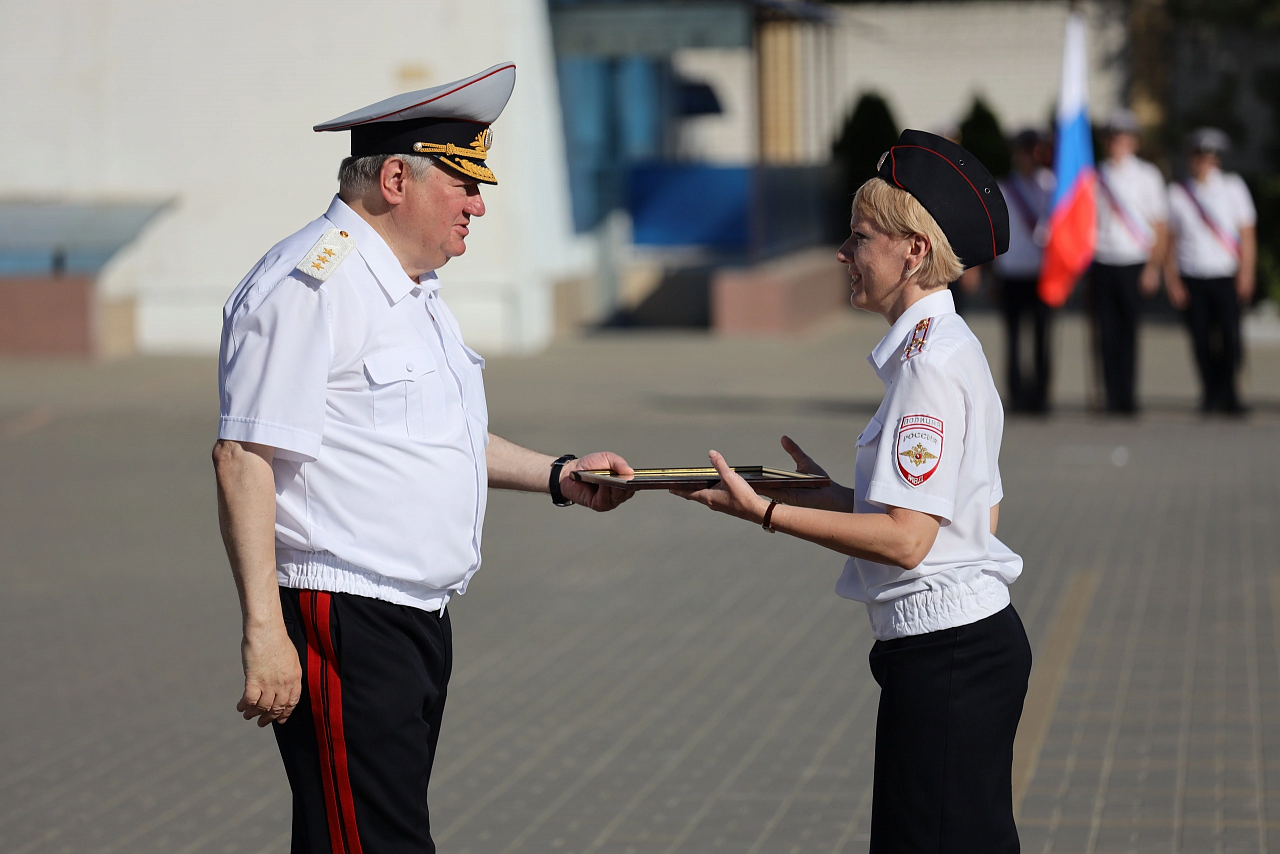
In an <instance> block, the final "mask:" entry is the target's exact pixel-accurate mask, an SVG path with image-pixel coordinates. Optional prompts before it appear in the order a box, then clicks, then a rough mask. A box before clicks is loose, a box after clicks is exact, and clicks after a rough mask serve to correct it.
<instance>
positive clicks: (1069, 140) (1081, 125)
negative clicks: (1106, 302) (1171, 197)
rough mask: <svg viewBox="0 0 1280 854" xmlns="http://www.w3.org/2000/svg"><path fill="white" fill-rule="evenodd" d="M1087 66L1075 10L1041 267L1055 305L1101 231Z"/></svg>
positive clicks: (1044, 289) (1043, 294)
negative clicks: (1047, 226)
mask: <svg viewBox="0 0 1280 854" xmlns="http://www.w3.org/2000/svg"><path fill="white" fill-rule="evenodd" d="M1088 72H1089V66H1088V55H1087V53H1086V51H1085V23H1084V18H1083V17H1081V16H1080V15H1079V14H1077V13H1075V12H1072V13H1071V14H1070V15H1068V16H1067V35H1066V41H1065V44H1064V45H1063V50H1062V84H1061V88H1060V89H1059V91H1058V139H1057V146H1056V149H1055V151H1054V155H1053V171H1054V174H1055V175H1056V177H1057V179H1058V185H1057V188H1056V189H1055V190H1054V193H1053V204H1052V205H1051V206H1050V208H1049V242H1048V243H1047V244H1046V245H1045V248H1044V261H1043V263H1042V265H1041V267H1040V287H1039V291H1040V298H1041V299H1042V300H1044V301H1045V302H1046V303H1047V304H1049V305H1050V306H1052V307H1054V308H1058V307H1059V306H1061V305H1062V304H1063V303H1064V302H1066V301H1067V297H1069V296H1070V295H1071V290H1072V288H1074V287H1075V284H1076V280H1077V279H1079V278H1080V276H1081V275H1082V274H1083V273H1084V271H1085V270H1086V269H1087V268H1088V267H1089V264H1090V263H1091V262H1092V261H1093V247H1094V241H1095V239H1096V237H1097V231H1098V220H1097V211H1096V208H1095V191H1096V188H1097V180H1098V179H1097V174H1096V173H1095V172H1094V169H1093V139H1092V136H1091V134H1090V131H1089V104H1088V101H1089V81H1088Z"/></svg>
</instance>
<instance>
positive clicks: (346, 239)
mask: <svg viewBox="0 0 1280 854" xmlns="http://www.w3.org/2000/svg"><path fill="white" fill-rule="evenodd" d="M355 248H356V242H355V240H353V239H352V237H351V235H349V234H347V233H346V232H345V231H339V230H338V229H336V228H331V229H329V230H328V231H326V232H325V233H324V234H322V235H320V239H319V240H317V241H316V243H315V246H312V247H311V249H310V250H309V251H308V252H307V254H306V255H305V256H304V257H303V259H302V260H301V261H299V262H298V266H297V267H295V268H294V269H295V270H297V271H298V272H299V273H303V274H305V275H307V276H310V277H311V278H313V279H315V280H316V281H317V282H327V281H329V277H330V276H332V275H333V271H334V270H336V269H338V265H339V264H341V263H342V261H343V259H345V258H346V257H347V256H348V255H350V254H351V250H352V249H355Z"/></svg>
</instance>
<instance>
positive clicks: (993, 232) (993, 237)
mask: <svg viewBox="0 0 1280 854" xmlns="http://www.w3.org/2000/svg"><path fill="white" fill-rule="evenodd" d="M899 148H918V149H920V150H921V151H927V152H929V153H930V154H936V155H937V156H938V157H941V158H942V159H943V160H945V161H946V162H947V165H948V166H950V167H951V168H952V169H954V170H956V171H957V172H960V167H959V166H957V165H956V164H954V163H952V162H951V160H950V159H949V158H948V157H947V156H946V155H945V154H942V153H941V152H937V151H934V150H933V149H932V148H925V147H924V146H923V145H895V146H893V148H890V149H889V154H890V155H891V156H892V154H893V152H894V151H896V150H897V149H899ZM892 171H893V183H895V184H897V185H898V186H899V187H902V189H904V190H906V189H907V188H906V187H903V186H902V182H901V181H899V180H898V158H897V157H894V158H893V170H892ZM960 177H961V178H963V179H964V180H965V183H966V184H968V185H969V188H970V189H972V190H973V192H974V194H975V195H976V196H977V197H978V201H979V202H981V203H982V212H983V213H985V214H986V215H987V225H988V226H989V227H990V229H991V257H992V258H995V257H996V256H998V255H999V254H1000V253H999V252H997V251H996V224H995V223H994V222H992V221H991V210H990V209H989V208H988V207H987V200H986V199H984V198H982V193H979V192H978V188H977V187H975V186H973V182H972V181H970V180H969V176H968V175H966V174H964V173H963V172H960ZM908 192H910V191H908Z"/></svg>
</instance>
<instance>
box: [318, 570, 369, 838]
mask: <svg viewBox="0 0 1280 854" xmlns="http://www.w3.org/2000/svg"><path fill="white" fill-rule="evenodd" d="M317 595H318V596H322V597H324V607H323V608H322V609H320V613H319V615H318V616H319V620H318V628H319V632H318V634H319V635H320V643H321V645H322V648H323V651H324V658H325V666H326V678H325V682H326V685H327V687H328V690H327V692H326V693H327V694H328V706H329V709H328V712H329V716H328V718H329V720H328V729H329V743H330V745H331V747H332V751H333V782H334V786H335V788H336V789H337V792H338V804H339V805H340V806H341V808H342V826H343V829H344V830H345V831H346V839H347V851H348V852H349V854H363V850H362V849H361V847H360V834H359V832H358V831H357V830H356V803H355V797H354V796H353V795H352V794H351V778H350V776H349V775H348V774H347V741H346V736H345V735H344V733H343V730H342V681H341V679H340V678H339V677H338V665H337V661H338V658H337V656H336V655H334V652H333V635H332V634H331V632H330V630H329V594H328V593H319V594H317Z"/></svg>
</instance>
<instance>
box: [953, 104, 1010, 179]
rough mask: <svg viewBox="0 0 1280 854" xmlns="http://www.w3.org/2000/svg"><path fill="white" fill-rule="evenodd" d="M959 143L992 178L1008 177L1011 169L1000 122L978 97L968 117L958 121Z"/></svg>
mask: <svg viewBox="0 0 1280 854" xmlns="http://www.w3.org/2000/svg"><path fill="white" fill-rule="evenodd" d="M960 144H961V145H963V146H964V147H965V148H967V149H969V153H970V154H972V155H973V156H974V157H976V158H978V160H980V161H981V162H982V165H983V166H985V167H987V169H988V170H990V172H991V174H992V175H997V176H998V175H1007V174H1008V173H1009V169H1010V168H1012V166H1013V155H1012V154H1011V153H1010V151H1009V141H1008V140H1007V139H1005V136H1004V131H1003V130H1001V129H1000V120H999V119H998V118H996V114H995V112H994V111H993V110H992V109H991V108H990V107H989V106H987V102H986V101H984V100H983V99H982V98H981V97H975V98H974V99H973V107H971V108H970V109H969V115H967V116H965V119H964V121H962V122H960Z"/></svg>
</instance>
